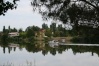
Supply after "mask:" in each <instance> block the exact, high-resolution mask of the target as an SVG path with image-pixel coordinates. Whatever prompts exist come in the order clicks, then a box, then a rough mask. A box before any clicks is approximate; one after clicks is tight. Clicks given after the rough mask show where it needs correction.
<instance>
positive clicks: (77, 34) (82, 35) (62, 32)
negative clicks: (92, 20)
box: [0, 23, 99, 43]
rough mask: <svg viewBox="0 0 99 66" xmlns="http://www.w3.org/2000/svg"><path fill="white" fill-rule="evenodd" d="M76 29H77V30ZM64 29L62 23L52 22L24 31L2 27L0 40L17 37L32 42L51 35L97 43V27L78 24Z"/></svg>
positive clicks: (74, 40)
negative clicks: (77, 26)
mask: <svg viewBox="0 0 99 66" xmlns="http://www.w3.org/2000/svg"><path fill="white" fill-rule="evenodd" d="M77 29H78V30H77ZM77 29H76V28H72V29H66V27H63V25H62V24H58V25H57V24H56V23H52V24H51V25H50V27H49V26H48V25H47V24H45V23H43V24H42V28H40V27H38V26H29V27H27V28H26V30H25V31H23V30H22V29H16V28H13V29H12V28H10V26H9V27H8V28H7V29H6V28H5V26H4V27H3V30H2V32H1V33H0V38H1V41H6V40H7V41H8V40H10V39H11V40H12V41H13V39H15V40H16V39H17V38H18V39H19V40H22V41H25V42H33V40H38V39H37V38H39V39H40V40H41V39H43V40H44V39H48V38H51V37H73V39H72V40H71V41H72V42H76V43H99V39H98V38H99V30H98V28H94V29H92V27H87V26H79V28H77ZM11 32H18V33H19V36H18V37H14V38H13V37H9V33H11Z"/></svg>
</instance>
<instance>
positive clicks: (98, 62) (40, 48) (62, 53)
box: [0, 42, 99, 66]
mask: <svg viewBox="0 0 99 66" xmlns="http://www.w3.org/2000/svg"><path fill="white" fill-rule="evenodd" d="M0 66H99V46H98V45H93V46H89V45H79V44H78V45H77V44H76V45H74V44H71V45H58V46H52V45H49V44H46V43H40V42H38V43H27V44H24V43H23V44H15V43H9V44H2V43H1V44H0Z"/></svg>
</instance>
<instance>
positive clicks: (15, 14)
mask: <svg viewBox="0 0 99 66" xmlns="http://www.w3.org/2000/svg"><path fill="white" fill-rule="evenodd" d="M30 2H31V0H21V1H19V2H17V3H18V7H17V9H16V10H9V11H8V12H7V13H6V15H5V16H0V31H2V29H3V26H5V27H6V28H8V26H10V27H11V28H14V27H15V28H17V29H19V28H22V29H23V30H25V29H26V27H28V26H32V25H35V26H39V27H41V26H42V24H43V23H47V24H50V23H51V22H50V21H48V22H47V21H46V22H45V21H43V20H42V17H41V15H40V14H38V13H36V12H35V13H34V12H33V11H32V6H31V4H30Z"/></svg>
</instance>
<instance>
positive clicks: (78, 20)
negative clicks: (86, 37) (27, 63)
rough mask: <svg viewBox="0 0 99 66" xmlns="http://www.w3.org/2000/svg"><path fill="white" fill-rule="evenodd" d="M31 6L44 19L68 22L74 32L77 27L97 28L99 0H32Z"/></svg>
mask: <svg viewBox="0 0 99 66" xmlns="http://www.w3.org/2000/svg"><path fill="white" fill-rule="evenodd" d="M32 6H33V8H34V10H36V9H38V10H39V13H40V14H41V15H42V17H43V18H44V19H49V18H51V19H53V20H60V21H61V22H63V23H67V22H70V23H71V24H73V25H74V26H73V27H74V28H75V29H76V30H79V29H78V27H79V25H85V26H89V27H93V28H94V27H98V26H99V25H98V22H99V0H40V1H38V0H33V1H32ZM42 8H43V9H44V8H45V9H44V10H43V9H42Z"/></svg>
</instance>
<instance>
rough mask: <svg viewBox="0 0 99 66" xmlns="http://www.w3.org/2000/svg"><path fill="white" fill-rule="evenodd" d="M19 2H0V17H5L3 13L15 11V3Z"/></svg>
mask: <svg viewBox="0 0 99 66" xmlns="http://www.w3.org/2000/svg"><path fill="white" fill-rule="evenodd" d="M17 1H19V0H12V2H11V0H7V1H6V0H0V15H5V13H6V12H7V11H8V10H9V9H11V10H13V9H16V8H17V4H16V2H17Z"/></svg>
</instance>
